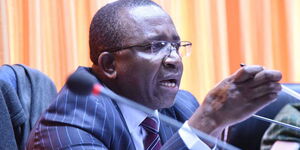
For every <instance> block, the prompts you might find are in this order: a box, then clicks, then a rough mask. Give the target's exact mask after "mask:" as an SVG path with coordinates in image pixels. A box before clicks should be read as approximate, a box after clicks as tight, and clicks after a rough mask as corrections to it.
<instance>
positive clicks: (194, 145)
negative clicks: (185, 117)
mask: <svg viewBox="0 0 300 150" xmlns="http://www.w3.org/2000/svg"><path fill="white" fill-rule="evenodd" d="M178 133H179V135H180V137H181V139H182V140H183V142H184V144H185V145H186V147H187V148H188V149H190V150H199V149H201V150H211V148H210V147H209V146H208V145H207V144H205V143H204V142H203V141H201V140H200V139H199V138H198V136H197V135H196V134H195V133H194V132H193V131H192V129H191V128H190V126H189V125H188V123H187V121H186V122H185V123H184V124H183V126H182V127H181V128H180V129H179V130H178Z"/></svg>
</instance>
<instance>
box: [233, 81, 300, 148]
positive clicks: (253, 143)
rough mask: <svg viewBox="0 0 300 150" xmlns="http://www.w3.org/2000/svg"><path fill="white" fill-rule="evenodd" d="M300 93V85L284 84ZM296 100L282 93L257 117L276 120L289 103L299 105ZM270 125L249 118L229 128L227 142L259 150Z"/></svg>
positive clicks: (258, 113) (239, 146)
mask: <svg viewBox="0 0 300 150" xmlns="http://www.w3.org/2000/svg"><path fill="white" fill-rule="evenodd" d="M283 85H285V86H287V87H289V88H291V89H293V90H295V91H296V92H298V93H300V84H283ZM299 102H300V101H299V100H297V99H296V98H294V97H292V96H290V95H288V94H286V93H284V92H280V93H279V96H278V98H277V100H276V101H275V102H273V103H271V104H270V105H268V106H266V107H265V108H263V109H262V110H260V111H259V112H257V113H256V114H257V115H260V116H263V117H266V118H270V119H274V117H275V116H276V115H277V113H278V112H279V111H280V110H281V108H282V107H284V106H285V105H286V104H288V103H299ZM269 125H270V123H268V122H264V121H261V120H257V119H255V118H249V119H247V120H245V121H243V122H241V123H238V124H236V125H234V126H231V127H230V128H229V132H228V137H227V142H228V143H230V144H232V145H234V146H236V147H238V148H241V149H243V150H259V149H260V142H261V139H262V136H263V134H264V132H265V131H266V130H267V128H268V127H269Z"/></svg>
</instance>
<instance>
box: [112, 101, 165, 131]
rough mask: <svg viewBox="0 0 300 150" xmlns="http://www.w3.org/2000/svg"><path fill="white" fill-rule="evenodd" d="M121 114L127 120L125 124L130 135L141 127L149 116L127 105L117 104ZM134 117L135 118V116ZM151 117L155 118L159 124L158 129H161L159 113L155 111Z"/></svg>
mask: <svg viewBox="0 0 300 150" xmlns="http://www.w3.org/2000/svg"><path fill="white" fill-rule="evenodd" d="M117 104H118V106H119V108H120V110H121V113H122V115H123V117H124V119H125V122H126V124H127V127H128V130H129V132H130V133H132V132H133V131H134V130H135V129H136V128H138V127H139V125H140V124H141V123H142V122H143V121H144V120H145V118H146V117H147V116H148V115H147V114H146V113H144V112H143V111H140V110H138V109H135V108H133V107H130V106H128V105H126V104H122V103H117ZM133 115H134V116H133ZM149 117H154V118H155V119H156V120H157V122H158V128H159V124H160V122H159V119H158V111H157V110H154V114H153V115H152V116H149Z"/></svg>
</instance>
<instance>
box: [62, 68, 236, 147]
mask: <svg viewBox="0 0 300 150" xmlns="http://www.w3.org/2000/svg"><path fill="white" fill-rule="evenodd" d="M84 72H85V71H78V72H75V73H73V74H72V75H71V76H70V77H69V78H68V79H67V82H66V85H67V87H68V88H69V89H70V90H71V92H73V93H75V94H78V95H82V96H88V95H90V94H94V95H100V94H103V95H105V96H108V97H110V98H111V99H112V100H113V101H116V102H118V103H119V102H120V103H123V104H126V105H128V106H130V107H132V108H135V109H138V110H141V111H143V112H144V113H146V114H148V115H153V114H154V110H152V109H150V108H148V107H146V106H144V105H141V104H139V103H136V102H134V101H133V100H130V99H127V98H125V97H122V96H119V95H117V94H116V93H115V92H113V91H111V90H110V89H108V88H106V87H104V86H102V85H100V84H99V82H98V80H97V78H96V77H94V76H92V75H91V74H88V73H84ZM158 117H159V119H160V120H161V121H164V122H165V123H167V124H169V125H171V126H173V127H175V128H181V127H182V125H183V124H182V123H181V122H179V121H177V120H175V119H173V118H170V117H168V116H166V115H163V114H161V113H159V112H158ZM190 128H191V129H192V131H193V133H194V134H196V135H197V136H198V137H199V138H201V139H203V140H205V141H207V142H210V143H214V144H215V145H216V146H219V147H221V148H224V149H228V150H239V149H238V148H236V147H234V146H232V145H230V144H228V143H226V142H224V141H221V140H218V139H217V138H214V137H212V136H210V135H208V134H206V133H203V132H202V131H200V130H198V129H195V128H193V127H190ZM182 129H183V130H185V131H187V132H191V131H189V130H188V129H186V128H182Z"/></svg>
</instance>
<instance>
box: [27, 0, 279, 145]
mask: <svg viewBox="0 0 300 150" xmlns="http://www.w3.org/2000/svg"><path fill="white" fill-rule="evenodd" d="M89 45H90V58H91V60H92V62H93V65H92V67H79V68H78V69H77V71H76V72H80V73H83V74H90V75H92V76H93V77H95V78H97V79H98V81H99V83H100V84H102V85H103V86H106V87H108V88H109V89H111V90H112V91H114V92H115V93H117V94H119V95H121V96H124V97H126V98H128V99H131V100H133V101H135V102H137V103H140V104H142V105H144V106H146V107H149V108H151V109H154V110H155V111H156V112H158V111H159V112H161V113H163V114H165V115H167V116H170V117H172V118H174V119H176V120H178V121H180V122H184V125H183V126H182V127H181V128H180V129H175V128H172V127H170V126H169V125H167V124H166V123H165V122H161V121H159V118H158V116H157V115H152V116H147V114H145V113H143V112H142V111H141V110H137V109H134V108H131V107H129V106H126V105H124V104H121V103H116V102H114V101H113V100H112V99H111V98H109V97H107V96H104V95H98V96H95V95H88V96H80V95H77V94H75V93H72V92H71V91H70V90H69V89H68V88H67V87H66V86H65V87H63V88H62V90H61V91H60V93H59V94H58V96H57V100H56V101H55V102H54V103H53V104H52V105H51V106H50V107H49V108H48V109H47V110H46V112H45V113H44V114H43V116H42V117H41V118H40V120H39V122H38V123H37V124H36V126H35V129H33V130H32V132H31V135H30V138H29V141H28V145H27V149H111V150H114V149H202V150H204V149H211V148H212V147H213V145H207V143H206V142H205V141H203V140H201V139H200V138H198V137H197V136H196V135H195V134H193V133H189V132H184V131H183V128H187V129H189V130H191V129H190V127H193V128H196V129H198V130H200V131H202V132H204V133H206V134H209V135H212V136H215V137H219V136H220V134H221V132H222V131H223V129H224V128H225V127H227V126H229V125H232V124H235V123H238V122H240V121H243V120H245V119H247V118H249V117H250V116H251V115H252V114H253V113H255V112H257V111H258V110H260V109H261V108H262V107H263V106H265V105H267V104H268V103H270V102H272V100H274V99H275V98H276V97H277V93H278V92H279V91H280V90H281V86H280V84H279V83H278V82H279V81H280V80H281V76H282V75H281V73H280V72H279V71H275V70H268V69H265V68H263V67H261V66H245V67H242V68H240V69H239V70H237V71H236V72H235V73H234V74H232V75H230V76H229V77H227V78H226V79H224V80H223V81H221V82H220V83H219V84H218V85H216V87H215V88H213V89H212V90H211V91H210V92H209V93H208V94H207V96H206V97H205V99H204V101H203V104H202V105H201V107H199V104H198V102H197V100H196V99H195V97H194V96H193V95H192V94H191V93H189V92H187V91H184V90H179V85H180V81H181V76H182V72H183V64H182V60H181V56H182V55H180V54H182V52H183V54H184V52H185V51H186V50H187V49H188V48H189V47H190V46H191V43H190V42H188V41H181V38H180V37H179V35H178V33H177V31H176V28H175V26H174V24H173V21H172V19H171V18H170V16H169V15H168V14H167V13H166V12H165V11H164V10H163V9H162V8H161V7H160V6H159V5H158V4H156V3H154V2H152V1H150V0H119V1H116V2H113V3H109V4H107V5H106V6H104V7H102V8H101V9H100V10H98V12H97V13H96V14H95V16H94V17H93V20H92V22H91V26H90V33H89ZM199 59H201V58H199Z"/></svg>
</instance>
